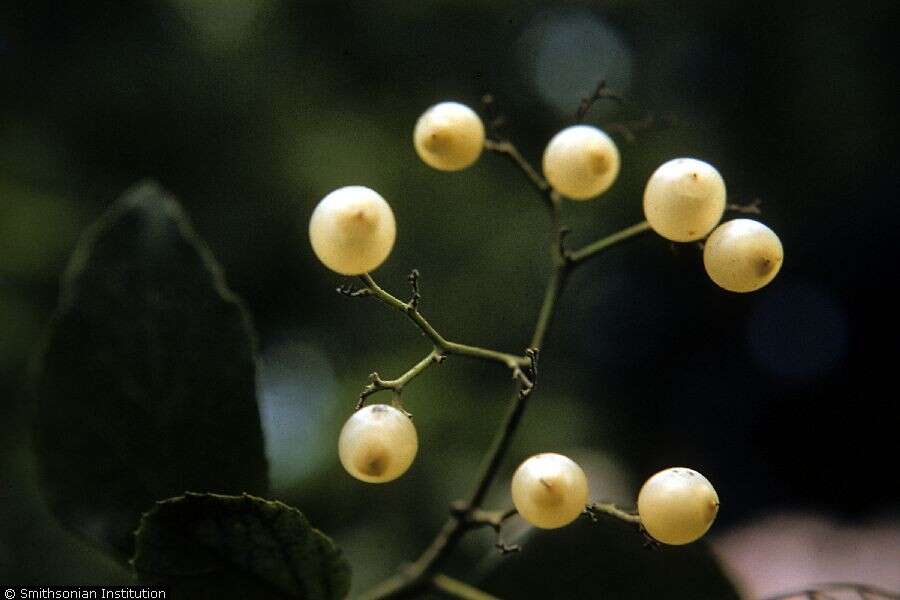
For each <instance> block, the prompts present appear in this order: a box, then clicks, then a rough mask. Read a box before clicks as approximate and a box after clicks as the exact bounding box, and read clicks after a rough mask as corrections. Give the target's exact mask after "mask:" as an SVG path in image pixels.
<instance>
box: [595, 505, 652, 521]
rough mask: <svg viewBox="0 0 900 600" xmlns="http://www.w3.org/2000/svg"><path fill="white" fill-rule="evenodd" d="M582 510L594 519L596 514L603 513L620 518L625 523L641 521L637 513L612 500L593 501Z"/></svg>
mask: <svg viewBox="0 0 900 600" xmlns="http://www.w3.org/2000/svg"><path fill="white" fill-rule="evenodd" d="M584 512H585V514H586V515H588V516H589V517H590V518H591V519H594V520H596V519H597V515H598V514H600V513H603V514H606V515H609V516H611V517H615V518H617V519H621V520H622V521H625V522H627V523H637V524H640V522H641V518H640V517H639V516H638V515H636V514H634V513H632V512H629V511H627V510H623V509H621V508H619V507H618V506H616V505H615V504H613V503H612V502H593V503H591V504H588V505H587V506H586V507H585V508H584Z"/></svg>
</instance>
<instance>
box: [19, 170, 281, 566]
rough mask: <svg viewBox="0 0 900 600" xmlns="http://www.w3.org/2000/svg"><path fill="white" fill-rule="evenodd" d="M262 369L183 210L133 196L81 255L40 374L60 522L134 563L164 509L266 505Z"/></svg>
mask: <svg viewBox="0 0 900 600" xmlns="http://www.w3.org/2000/svg"><path fill="white" fill-rule="evenodd" d="M255 369H256V367H255V358H254V348H253V335H252V328H251V325H250V322H249V319H248V317H247V314H246V312H245V311H244V309H243V308H242V306H241V304H240V302H239V300H238V299H237V298H236V297H235V296H234V294H232V293H231V291H229V290H228V288H227V287H226V286H225V283H224V280H223V278H222V273H221V271H220V269H219V267H218V265H217V264H216V262H215V260H214V259H213V258H212V256H211V254H210V252H209V250H208V249H207V248H206V246H205V245H204V244H203V242H202V241H201V240H200V239H199V238H198V237H197V236H196V234H195V233H194V232H193V230H192V229H191V226H190V224H189V223H188V221H187V219H186V217H185V215H184V213H183V212H182V210H181V208H180V207H179V205H178V204H177V203H176V202H175V200H174V199H173V198H171V197H170V196H168V195H167V194H166V193H165V192H163V191H162V190H161V189H160V188H159V187H158V186H156V185H155V184H152V183H145V184H142V185H139V186H137V187H135V188H134V189H132V190H130V191H129V192H127V193H126V194H125V195H124V196H123V198H122V199H121V200H119V201H118V202H117V203H116V204H115V206H113V207H112V208H111V209H110V210H109V211H108V212H107V214H105V215H104V216H103V217H102V218H101V219H100V220H99V221H98V222H97V223H96V224H95V225H94V226H93V227H92V229H90V230H89V232H88V233H87V234H86V235H85V236H84V238H83V239H82V240H81V242H80V243H79V245H78V248H77V249H76V251H75V253H74V255H73V257H72V259H71V262H70V264H69V267H68V270H67V272H66V274H65V276H64V278H63V281H62V289H61V293H60V305H59V307H58V309H57V311H56V313H55V316H54V318H53V322H52V323H51V327H50V331H49V335H48V338H47V341H46V343H45V346H44V348H43V352H42V356H41V360H40V363H39V369H38V372H37V377H36V381H35V395H36V399H37V414H36V423H35V428H36V450H37V455H38V458H39V461H40V465H41V468H42V475H43V478H42V479H43V483H44V488H45V492H46V495H47V497H48V499H49V502H50V506H51V508H52V510H53V512H54V513H55V514H56V515H57V516H58V517H59V518H60V519H61V520H62V521H63V523H64V524H66V525H67V526H69V527H71V528H73V529H75V530H76V531H79V532H81V533H82V534H84V535H86V536H88V537H89V538H91V539H93V540H96V541H97V542H99V543H100V544H101V545H103V546H105V547H108V548H111V549H113V550H115V551H116V552H117V553H118V554H119V555H120V556H121V557H122V558H125V557H128V556H130V555H131V553H132V550H133V544H134V542H133V535H132V532H133V531H134V529H135V527H137V524H138V521H139V519H140V515H141V512H142V511H144V510H146V509H147V507H148V506H151V505H152V504H153V502H155V501H156V500H159V499H160V498H168V497H171V496H175V495H177V494H181V493H183V492H185V491H186V490H202V491H213V492H223V493H241V492H252V493H265V490H266V488H267V475H266V460H265V455H264V450H263V439H262V433H261V428H260V422H259V411H258V408H257V404H256V389H255V388H256V383H255V376H256V375H255Z"/></svg>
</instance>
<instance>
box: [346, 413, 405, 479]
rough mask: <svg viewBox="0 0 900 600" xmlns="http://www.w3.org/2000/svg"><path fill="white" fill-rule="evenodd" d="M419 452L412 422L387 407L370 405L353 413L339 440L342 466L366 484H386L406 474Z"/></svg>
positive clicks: (402, 414)
mask: <svg viewBox="0 0 900 600" xmlns="http://www.w3.org/2000/svg"><path fill="white" fill-rule="evenodd" d="M418 449H419V439H418V436H417V435H416V428H415V427H414V426H413V423H412V419H410V418H409V417H408V416H407V415H406V414H404V413H403V412H402V411H400V410H397V409H396V408H394V407H393V406H389V405H387V404H371V405H369V406H366V407H364V408H361V409H360V410H358V411H356V412H355V413H353V416H351V417H350V418H349V419H347V422H346V423H345V424H344V428H343V429H341V435H340V438H339V439H338V456H339V457H340V459H341V464H342V465H344V468H345V469H346V470H347V472H348V473H350V474H351V475H353V476H354V477H356V478H357V479H359V480H361V481H366V482H368V483H385V482H388V481H392V480H394V479H397V478H398V477H400V476H401V475H403V474H404V473H406V471H407V469H409V466H410V465H411V464H412V462H413V459H414V458H415V457H416V452H417V451H418Z"/></svg>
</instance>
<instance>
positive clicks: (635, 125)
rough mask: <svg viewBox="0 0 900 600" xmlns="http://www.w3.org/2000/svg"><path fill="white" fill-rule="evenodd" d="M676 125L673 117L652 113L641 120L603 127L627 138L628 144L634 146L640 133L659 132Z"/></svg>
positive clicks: (617, 122)
mask: <svg viewBox="0 0 900 600" xmlns="http://www.w3.org/2000/svg"><path fill="white" fill-rule="evenodd" d="M674 124H675V119H673V118H672V117H671V116H665V115H663V116H660V115H655V114H653V113H650V114H648V115H646V116H645V117H643V118H641V119H635V120H632V121H615V122H613V123H606V124H605V125H603V129H605V130H606V131H610V132H615V133H618V134H619V135H621V136H622V137H623V138H625V141H626V142H628V143H629V144H633V143H634V142H635V140H637V134H638V133H643V132H645V131H659V130H661V129H666V128H667V127H672V126H673V125H674Z"/></svg>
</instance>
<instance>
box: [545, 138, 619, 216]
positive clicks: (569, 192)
mask: <svg viewBox="0 0 900 600" xmlns="http://www.w3.org/2000/svg"><path fill="white" fill-rule="evenodd" d="M619 162H620V161H619V149H618V148H617V147H616V144H615V142H613V141H612V138H610V137H609V136H608V135H606V134H605V133H603V132H602V131H600V130H599V129H597V128H596V127H591V126H590V125H574V126H572V127H567V128H566V129H563V130H562V131H560V132H559V133H557V134H556V135H555V136H553V139H551V140H550V143H549V144H547V148H546V149H545V150H544V160H543V167H544V177H546V178H547V181H548V182H549V183H550V185H551V186H553V188H554V189H555V190H556V191H557V192H559V193H560V194H562V195H563V196H567V197H569V198H571V199H573V200H587V199H589V198H593V197H595V196H598V195H600V194H602V193H603V192H605V191H606V190H608V189H609V187H610V186H611V185H612V184H613V182H614V181H615V180H616V177H617V176H618V175H619Z"/></svg>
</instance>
